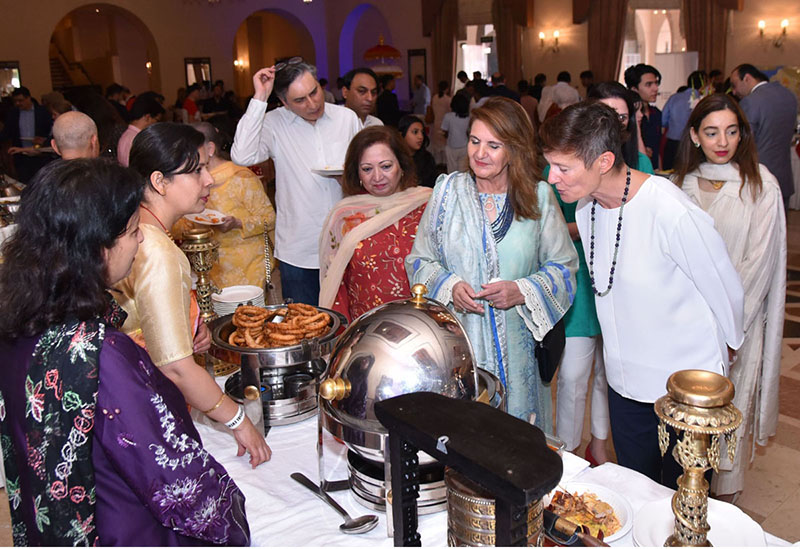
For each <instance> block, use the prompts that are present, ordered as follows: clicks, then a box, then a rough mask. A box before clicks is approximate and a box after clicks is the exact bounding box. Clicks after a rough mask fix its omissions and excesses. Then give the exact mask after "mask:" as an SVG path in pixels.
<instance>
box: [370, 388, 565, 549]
mask: <svg viewBox="0 0 800 549" xmlns="http://www.w3.org/2000/svg"><path fill="white" fill-rule="evenodd" d="M375 415H376V416H377V418H378V420H379V421H380V422H381V423H382V424H383V426H384V427H386V429H387V430H388V431H389V459H390V462H391V467H392V496H393V497H392V521H393V524H394V544H395V546H398V547H399V546H420V545H421V538H420V535H419V533H418V532H417V495H418V493H419V476H418V474H419V471H418V468H419V461H418V459H417V452H418V451H419V450H422V451H424V452H426V453H428V454H430V455H431V456H433V457H435V458H436V459H438V460H439V461H440V462H442V463H443V464H445V465H448V466H450V467H452V468H453V469H455V470H457V471H458V472H460V473H461V474H463V475H465V476H466V477H467V478H469V479H471V480H473V481H475V482H477V483H478V484H480V485H481V486H483V487H484V488H485V489H486V490H487V491H489V492H490V493H492V494H493V495H494V496H495V500H496V503H495V514H496V523H495V535H496V538H495V539H496V544H497V546H524V545H526V543H527V534H528V532H527V509H528V505H529V504H530V503H531V502H533V501H536V500H539V499H541V498H542V496H544V495H545V494H546V493H548V492H549V491H550V490H552V489H553V488H555V486H556V485H557V484H558V481H559V480H560V479H561V474H562V472H563V469H562V463H561V458H560V457H559V456H558V454H556V453H555V452H553V451H552V450H550V449H549V448H548V447H547V443H546V441H545V437H544V433H542V431H541V430H540V429H538V428H537V427H534V426H533V425H530V424H528V423H526V422H524V421H522V420H519V419H517V418H515V417H513V416H510V415H508V414H506V413H504V412H501V411H500V410H496V409H494V408H492V407H490V406H487V405H485V404H480V403H477V402H472V401H464V400H455V399H451V398H448V397H445V396H442V395H438V394H435V393H410V394H407V395H402V396H398V397H395V398H392V399H388V400H383V401H381V402H378V403H376V404H375Z"/></svg>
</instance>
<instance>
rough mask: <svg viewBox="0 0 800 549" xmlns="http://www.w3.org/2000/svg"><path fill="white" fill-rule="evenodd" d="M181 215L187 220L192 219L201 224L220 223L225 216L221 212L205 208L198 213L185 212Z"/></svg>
mask: <svg viewBox="0 0 800 549" xmlns="http://www.w3.org/2000/svg"><path fill="white" fill-rule="evenodd" d="M183 217H185V218H186V219H188V220H189V221H193V222H195V223H199V224H201V225H222V220H223V218H225V217H226V215H225V214H224V213H222V212H218V211H217V210H212V209H209V208H206V209H205V210H203V211H202V212H200V213H197V214H186V215H184V216H183Z"/></svg>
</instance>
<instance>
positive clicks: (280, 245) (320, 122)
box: [231, 57, 361, 305]
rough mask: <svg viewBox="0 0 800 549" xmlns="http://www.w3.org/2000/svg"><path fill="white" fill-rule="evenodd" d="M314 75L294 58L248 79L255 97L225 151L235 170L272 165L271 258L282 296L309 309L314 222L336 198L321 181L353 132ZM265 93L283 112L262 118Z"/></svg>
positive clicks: (313, 289)
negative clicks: (268, 162) (277, 271)
mask: <svg viewBox="0 0 800 549" xmlns="http://www.w3.org/2000/svg"><path fill="white" fill-rule="evenodd" d="M316 73H317V69H316V67H314V66H313V65H310V64H308V63H305V62H304V61H303V60H302V59H300V58H297V57H296V58H293V59H290V60H289V61H287V62H283V63H278V64H276V65H274V66H272V67H266V68H263V69H261V70H259V71H258V72H256V73H255V74H254V75H253V87H254V88H255V93H254V94H253V98H252V100H251V101H250V104H249V105H248V107H247V112H246V113H245V115H244V116H243V117H242V119H241V120H240V121H239V125H238V126H237V127H236V136H235V138H234V142H233V147H232V148H231V158H232V159H233V161H234V162H235V163H236V164H239V165H241V166H252V165H253V164H258V163H260V162H264V161H265V160H267V159H270V158H272V159H273V160H274V161H275V206H276V208H275V209H276V210H277V219H276V226H275V257H277V258H278V259H279V260H280V273H281V286H282V289H283V297H284V298H291V299H293V300H294V301H296V302H300V303H308V304H311V305H316V304H317V302H318V299H319V235H320V231H321V230H322V222H323V221H324V220H325V217H326V216H327V215H328V212H329V211H330V210H331V208H332V207H333V205H334V204H336V202H338V201H339V200H341V198H342V189H341V186H340V185H339V182H338V181H337V180H336V179H335V178H334V177H331V176H330V175H328V174H330V172H331V170H332V169H335V168H339V169H341V167H342V166H343V165H344V157H345V153H346V152H347V146H348V145H349V144H350V140H351V139H352V138H353V136H354V135H355V134H356V133H358V131H359V130H360V129H361V125H360V123H359V120H358V117H357V116H356V115H355V113H354V112H353V111H351V110H350V109H348V108H346V107H340V106H337V105H331V104H326V103H325V94H324V93H323V91H322V87H321V86H320V85H319V82H317V78H316ZM273 91H274V92H275V95H277V96H278V99H280V101H281V103H282V104H283V107H282V108H278V109H275V110H273V111H270V112H266V109H267V99H268V98H269V96H270V94H271V93H272V92H273Z"/></svg>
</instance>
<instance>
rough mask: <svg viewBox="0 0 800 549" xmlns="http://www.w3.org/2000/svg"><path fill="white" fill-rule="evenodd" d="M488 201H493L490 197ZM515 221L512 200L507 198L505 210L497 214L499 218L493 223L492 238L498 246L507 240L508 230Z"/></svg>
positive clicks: (504, 205) (504, 204)
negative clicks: (504, 239)
mask: <svg viewBox="0 0 800 549" xmlns="http://www.w3.org/2000/svg"><path fill="white" fill-rule="evenodd" d="M487 200H492V197H488V198H487ZM513 220H514V209H513V208H512V207H511V200H510V199H509V198H508V196H506V200H505V202H504V203H503V209H502V210H500V213H498V214H497V217H496V218H495V220H494V221H492V224H491V226H492V236H493V237H494V241H495V243H497V244H500V241H501V240H503V238H505V236H506V233H507V232H508V229H509V228H510V227H511V222H512V221H513Z"/></svg>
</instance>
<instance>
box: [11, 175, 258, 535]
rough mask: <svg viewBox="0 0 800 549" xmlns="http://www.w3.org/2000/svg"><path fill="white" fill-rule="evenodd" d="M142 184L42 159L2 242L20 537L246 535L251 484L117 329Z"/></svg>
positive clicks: (135, 242)
mask: <svg viewBox="0 0 800 549" xmlns="http://www.w3.org/2000/svg"><path fill="white" fill-rule="evenodd" d="M142 191H143V182H142V181H141V180H140V178H139V177H138V176H136V175H135V173H134V172H133V171H130V170H128V169H126V168H122V167H120V166H118V165H116V164H112V163H108V162H105V161H102V160H71V161H60V162H55V163H52V164H50V165H48V166H46V167H45V168H43V169H42V170H41V171H40V172H39V174H38V175H37V177H36V179H35V180H34V181H33V182H32V183H31V184H30V185H29V187H28V188H27V189H26V190H25V193H24V195H23V199H22V203H21V206H20V210H19V213H18V215H17V222H18V225H17V231H16V233H15V235H14V236H13V237H12V238H11V239H9V240H8V241H7V242H6V243H5V245H4V247H3V248H2V256H3V258H4V263H3V264H2V265H0V292H2V295H3V296H4V301H5V302H4V306H3V308H2V311H0V356H3V359H4V360H3V362H4V371H3V375H2V376H0V397H1V398H0V420H2V431H1V432H0V442H2V449H3V459H4V464H5V469H6V476H7V485H6V489H7V494H8V498H9V504H10V510H11V521H12V528H13V539H14V544H15V545H162V546H173V545H211V544H227V545H248V544H249V541H250V532H249V528H248V525H247V518H246V516H245V511H244V496H243V495H242V493H241V491H240V490H239V489H238V487H237V486H236V485H235V484H234V482H233V480H232V479H231V478H230V476H229V475H228V473H227V472H226V471H225V469H224V468H223V467H222V466H221V465H220V464H219V463H217V462H216V461H215V460H214V458H213V457H211V456H210V455H209V454H208V453H207V452H206V451H205V450H204V449H203V446H202V443H201V441H200V437H199V435H198V433H197V431H196V430H195V428H194V426H193V425H192V421H191V418H190V417H189V414H188V412H187V408H186V403H185V401H184V399H183V397H182V395H181V393H180V391H178V389H177V388H176V387H175V385H174V384H173V383H172V382H171V381H169V380H168V379H167V378H166V377H164V375H163V374H161V373H160V372H159V370H158V368H156V367H155V366H154V365H153V363H152V362H151V361H150V358H149V357H148V355H147V353H146V352H145V351H144V350H143V349H142V348H141V347H139V346H137V345H136V344H135V343H133V341H132V340H131V339H130V338H128V337H127V336H126V335H124V334H123V333H121V332H120V331H118V329H117V327H118V326H120V325H121V323H122V321H124V315H125V313H124V312H123V311H122V310H121V309H120V308H119V306H118V305H117V304H116V302H115V301H114V300H113V298H112V297H111V296H110V295H109V293H108V292H107V288H110V287H111V286H112V285H113V284H114V283H115V282H117V281H119V280H120V279H122V278H124V277H125V276H126V275H127V273H128V272H129V271H130V267H131V264H132V262H133V258H134V256H135V255H136V250H137V249H138V246H139V242H140V241H141V239H142V236H141V232H140V231H139V213H138V212H139V210H138V206H139V202H140V201H141V198H142Z"/></svg>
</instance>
